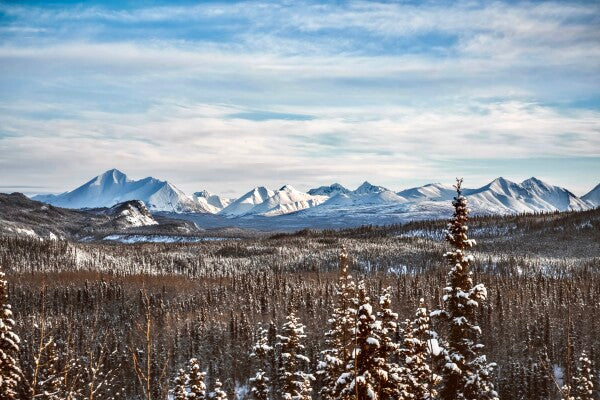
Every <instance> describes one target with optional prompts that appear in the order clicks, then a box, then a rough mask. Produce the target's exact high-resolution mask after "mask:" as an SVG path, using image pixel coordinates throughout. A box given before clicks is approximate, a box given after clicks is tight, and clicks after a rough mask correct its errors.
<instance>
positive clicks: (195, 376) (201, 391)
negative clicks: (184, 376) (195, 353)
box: [188, 358, 206, 400]
mask: <svg viewBox="0 0 600 400" xmlns="http://www.w3.org/2000/svg"><path fill="white" fill-rule="evenodd" d="M205 376H206V372H203V371H202V370H201V369H200V363H199V362H198V359H196V358H192V359H191V360H190V369H189V381H188V382H189V387H190V389H189V393H188V399H194V400H204V399H206V384H205V383H204V378H205Z"/></svg>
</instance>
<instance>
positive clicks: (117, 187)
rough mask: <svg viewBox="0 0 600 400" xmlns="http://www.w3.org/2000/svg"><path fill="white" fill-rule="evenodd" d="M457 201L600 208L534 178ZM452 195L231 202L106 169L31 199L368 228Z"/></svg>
mask: <svg viewBox="0 0 600 400" xmlns="http://www.w3.org/2000/svg"><path fill="white" fill-rule="evenodd" d="M463 194H464V195H465V196H466V197H467V199H468V201H469V208H470V209H471V210H472V212H473V214H480V215H483V214H514V213H529V212H552V211H567V210H586V209H589V208H592V207H594V206H598V205H599V204H600V185H598V186H596V187H595V188H594V189H593V190H592V191H591V192H590V193H588V194H586V195H585V196H583V197H582V198H578V197H577V196H575V195H574V194H573V193H571V192H570V191H568V190H566V189H564V188H561V187H558V186H553V185H550V184H548V183H545V182H543V181H541V180H539V179H537V178H530V179H527V180H525V181H523V182H521V183H517V182H512V181H510V180H508V179H505V178H497V179H494V180H493V181H492V182H490V183H488V184H487V185H484V186H482V187H480V188H477V189H464V190H463ZM454 196H455V191H454V188H453V187H452V186H450V185H444V184H441V183H431V184H428V185H424V186H421V187H415V188H410V189H405V190H402V191H399V192H397V193H396V192H393V191H391V190H389V189H387V188H385V187H383V186H377V185H373V184H371V183H369V182H364V183H363V184H361V185H360V186H359V187H358V188H357V189H355V190H353V191H350V190H349V189H347V188H345V187H344V186H342V185H340V184H338V183H334V184H332V185H330V186H321V187H318V188H314V189H311V190H309V192H308V193H305V192H302V191H299V190H296V189H294V188H293V187H292V186H290V185H285V186H283V187H282V188H280V189H279V190H275V191H273V190H270V189H267V188H266V187H264V186H260V187H256V188H254V189H252V190H250V191H249V192H248V193H246V194H244V195H243V196H241V197H240V198H238V199H236V200H231V199H228V198H225V197H221V196H219V195H215V194H212V193H209V192H207V191H199V192H196V193H194V194H193V195H192V196H188V195H187V194H185V193H183V192H182V191H181V190H179V189H177V188H176V187H175V186H174V185H173V184H171V183H169V182H166V181H161V180H158V179H155V178H151V177H148V178H144V179H140V180H137V181H135V180H131V179H129V178H127V176H126V175H125V174H124V173H122V172H120V171H118V170H116V169H112V170H110V171H107V172H105V173H103V174H102V175H99V176H97V177H95V178H94V179H92V180H90V181H89V182H87V183H85V184H84V185H82V186H80V187H78V188H77V189H74V190H72V191H70V192H66V193H62V194H60V195H43V196H35V197H34V199H35V200H39V201H42V202H45V203H49V204H52V205H55V206H58V207H64V208H103V207H112V206H114V205H115V204H118V203H122V202H126V201H131V200H140V201H142V202H143V203H145V205H146V206H147V208H148V210H150V211H166V212H175V213H181V212H185V213H210V214H218V215H220V216H223V217H227V218H237V217H243V216H247V217H250V216H264V217H275V216H281V215H285V214H290V218H296V215H297V217H298V218H307V217H310V216H312V217H318V218H325V219H340V218H342V219H344V218H353V217H356V216H361V218H363V219H365V223H368V218H375V220H377V221H379V222H381V221H386V216H393V217H394V218H395V220H398V219H406V220H410V219H422V218H446V217H448V215H449V213H450V212H451V210H452V206H451V201H452V198H453V197H454ZM142 214H143V213H142ZM132 218H133V217H132ZM135 218H137V217H135ZM135 218H134V219H135ZM138 219H139V218H138ZM375 220H374V221H375ZM146 222H148V221H146ZM146 222H143V221H142V222H141V223H144V224H145V223H146ZM148 223H151V222H148Z"/></svg>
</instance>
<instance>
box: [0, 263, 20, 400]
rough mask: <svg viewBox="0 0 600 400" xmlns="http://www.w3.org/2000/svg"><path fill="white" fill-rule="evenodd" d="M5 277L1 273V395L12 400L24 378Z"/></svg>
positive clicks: (18, 340)
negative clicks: (22, 377)
mask: <svg viewBox="0 0 600 400" xmlns="http://www.w3.org/2000/svg"><path fill="white" fill-rule="evenodd" d="M4 276H5V275H4V272H2V271H0V393H1V394H2V396H3V397H2V398H4V399H7V400H12V399H16V398H17V387H18V386H19V382H20V381H21V376H22V373H21V369H20V368H19V365H18V362H17V355H18V354H19V344H20V342H21V341H20V339H19V336H17V334H16V333H15V332H13V329H14V327H15V321H14V320H13V314H12V309H11V307H10V304H8V283H7V282H6V280H5V279H4Z"/></svg>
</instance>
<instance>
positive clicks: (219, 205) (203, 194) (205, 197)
mask: <svg viewBox="0 0 600 400" xmlns="http://www.w3.org/2000/svg"><path fill="white" fill-rule="evenodd" d="M193 198H194V200H196V202H198V203H199V204H201V205H202V206H203V207H204V208H205V209H206V210H209V212H211V213H213V214H216V213H218V212H219V211H221V210H222V209H224V208H225V207H227V206H228V205H229V204H230V203H231V201H232V200H231V199H228V198H226V197H222V196H219V195H216V194H212V193H210V192H208V191H206V190H202V191H200V192H196V193H194V196H193Z"/></svg>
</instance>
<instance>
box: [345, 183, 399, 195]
mask: <svg viewBox="0 0 600 400" xmlns="http://www.w3.org/2000/svg"><path fill="white" fill-rule="evenodd" d="M386 191H388V192H391V190H389V189H387V188H384V187H383V186H375V185H371V184H370V183H369V182H367V181H365V182H363V184H362V185H360V186H359V187H358V188H356V189H355V190H353V191H352V193H354V194H371V193H381V192H386Z"/></svg>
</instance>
